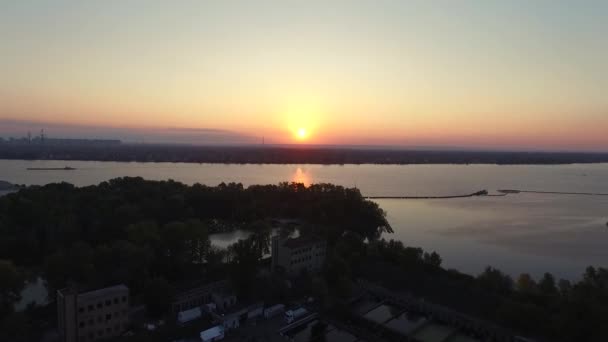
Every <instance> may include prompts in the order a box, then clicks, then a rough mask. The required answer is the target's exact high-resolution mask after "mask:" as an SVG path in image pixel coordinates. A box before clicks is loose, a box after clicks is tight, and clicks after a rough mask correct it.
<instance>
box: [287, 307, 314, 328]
mask: <svg viewBox="0 0 608 342" xmlns="http://www.w3.org/2000/svg"><path fill="white" fill-rule="evenodd" d="M306 314H308V310H306V309H304V308H299V309H295V310H287V311H285V322H287V324H291V323H293V322H294V321H295V320H297V319H298V318H301V317H304V316H306Z"/></svg>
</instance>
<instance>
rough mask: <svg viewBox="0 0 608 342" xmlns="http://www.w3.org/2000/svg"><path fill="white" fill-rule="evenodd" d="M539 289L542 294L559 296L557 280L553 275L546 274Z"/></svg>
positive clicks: (539, 284) (540, 282) (539, 283)
mask: <svg viewBox="0 0 608 342" xmlns="http://www.w3.org/2000/svg"><path fill="white" fill-rule="evenodd" d="M538 289H539V290H540V292H541V293H543V294H545V295H548V296H554V295H556V294H557V286H555V278H553V275H552V274H551V273H545V274H544V275H543V278H542V279H541V280H540V281H539V282H538Z"/></svg>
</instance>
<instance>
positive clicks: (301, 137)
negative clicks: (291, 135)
mask: <svg viewBox="0 0 608 342" xmlns="http://www.w3.org/2000/svg"><path fill="white" fill-rule="evenodd" d="M296 137H297V138H298V139H299V140H304V139H306V137H308V132H307V131H306V128H302V127H300V128H298V131H297V132H296Z"/></svg>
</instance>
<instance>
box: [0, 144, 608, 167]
mask: <svg viewBox="0 0 608 342" xmlns="http://www.w3.org/2000/svg"><path fill="white" fill-rule="evenodd" d="M0 159H7V160H63V161H100V162H104V161H105V162H142V163H161V162H166V163H199V164H203V163H205V164H315V165H363V164H370V165H421V164H428V165H435V164H452V165H469V164H475V165H478V164H480V165H567V164H597V163H608V153H591V152H498V151H496V152H491V151H453V150H449V151H432V150H396V149H357V148H340V147H336V148H328V147H314V146H302V147H277V146H263V145H259V146H182V145H128V144H121V145H116V146H72V145H69V146H59V145H48V146H45V145H7V144H0Z"/></svg>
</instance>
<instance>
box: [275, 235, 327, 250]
mask: <svg viewBox="0 0 608 342" xmlns="http://www.w3.org/2000/svg"><path fill="white" fill-rule="evenodd" d="M319 242H324V240H323V239H321V238H319V237H316V236H300V237H297V238H289V239H287V240H285V241H284V242H283V246H285V247H288V248H298V247H304V246H309V245H312V244H315V243H319Z"/></svg>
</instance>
